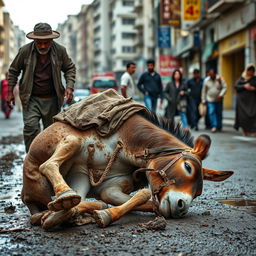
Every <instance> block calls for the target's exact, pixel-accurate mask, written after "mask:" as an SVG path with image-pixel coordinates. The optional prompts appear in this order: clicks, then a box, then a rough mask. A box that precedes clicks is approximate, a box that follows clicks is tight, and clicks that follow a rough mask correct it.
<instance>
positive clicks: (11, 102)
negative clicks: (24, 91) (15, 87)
mask: <svg viewBox="0 0 256 256" xmlns="http://www.w3.org/2000/svg"><path fill="white" fill-rule="evenodd" d="M6 101H7V105H8V107H9V108H10V109H13V106H14V105H15V98H14V94H13V92H12V91H9V92H8V95H7V99H6Z"/></svg>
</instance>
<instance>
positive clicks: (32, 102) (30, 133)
mask: <svg viewBox="0 0 256 256" xmlns="http://www.w3.org/2000/svg"><path fill="white" fill-rule="evenodd" d="M59 36H60V34H59V33H58V32H57V31H53V30H52V28H51V26H50V25H49V24H47V23H38V24H36V25H35V27H34V31H32V32H30V33H28V34H27V38H29V39H32V40H33V41H32V42H31V43H29V44H26V45H24V46H23V47H21V48H20V50H19V52H18V54H17V56H16V57H15V58H14V60H13V62H12V63H11V65H10V68H9V70H8V72H7V73H6V77H5V79H3V80H2V81H1V110H2V111H3V112H4V115H5V118H6V119H8V118H10V115H11V110H12V108H13V105H14V104H15V98H16V100H17V98H20V101H21V105H22V108H21V107H20V110H22V112H23V121H24V130H23V133H24V141H25V147H26V151H27V152H28V150H29V147H30V144H31V143H32V141H33V139H34V138H35V137H36V136H37V134H38V133H39V132H40V123H39V122H40V121H42V123H43V128H44V129H45V128H46V127H48V126H49V125H50V124H52V122H53V119H52V117H53V116H54V115H56V114H57V113H58V112H59V111H60V109H61V106H62V105H63V102H64V99H65V98H66V102H65V103H66V104H68V103H69V102H71V100H72V97H73V90H74V83H75V75H76V68H75V65H74V63H73V62H72V60H71V58H70V57H69V56H68V54H67V51H66V49H65V47H63V46H61V45H59V44H58V43H56V42H55V41H53V39H55V38H58V37H59ZM135 71H136V64H135V63H134V62H130V63H128V64H127V70H126V72H125V73H124V74H123V75H122V77H121V80H120V90H121V94H122V95H123V96H124V97H133V96H134V95H135V89H136V87H137V88H138V90H139V91H140V92H141V93H142V94H143V96H144V103H145V106H146V107H147V108H148V109H149V110H150V111H151V112H154V113H155V112H156V109H157V104H158V101H159V99H160V107H162V105H163V101H164V100H165V101H166V102H167V104H166V107H165V117H166V118H169V119H171V120H174V118H175V116H179V117H180V120H181V124H182V126H183V127H184V129H195V130H198V122H199V120H200V118H201V117H202V115H203V114H202V113H201V112H200V111H199V106H201V107H203V108H205V109H206V112H205V117H204V118H205V128H206V129H211V132H217V131H222V112H223V98H224V96H225V93H226V91H227V86H226V83H225V81H224V79H223V78H222V77H221V76H219V75H218V74H217V73H216V70H214V69H209V70H208V71H207V75H206V77H205V78H202V77H201V76H200V70H198V69H195V70H194V71H193V77H192V78H190V79H188V80H186V79H185V78H184V77H183V69H182V68H181V67H180V68H178V69H175V70H174V71H173V73H172V76H171V78H170V82H169V83H167V84H166V85H165V86H164V87H163V84H162V80H161V76H160V75H159V74H158V73H157V72H156V70H155V61H154V60H148V61H147V70H146V71H145V72H144V73H143V74H142V75H141V76H140V77H139V79H138V83H137V85H136V84H135V82H134V79H133V74H134V73H135ZM61 73H63V74H64V78H65V80H66V88H65V87H64V86H63V84H62V81H61ZM20 74H22V77H21V79H20V81H21V83H20V84H19V85H18V86H17V84H18V78H19V75H20ZM234 88H235V90H236V93H237V97H236V116H235V124H234V128H235V129H237V130H238V129H239V128H242V132H243V135H244V136H252V137H256V105H255V102H256V76H255V66H254V65H252V64H251V65H248V66H247V67H246V69H245V71H244V72H243V73H242V75H241V77H240V79H239V80H238V81H237V83H236V84H235V85H234ZM18 96H19V97H18Z"/></svg>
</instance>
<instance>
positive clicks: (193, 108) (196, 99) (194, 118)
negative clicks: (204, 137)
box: [187, 69, 203, 131]
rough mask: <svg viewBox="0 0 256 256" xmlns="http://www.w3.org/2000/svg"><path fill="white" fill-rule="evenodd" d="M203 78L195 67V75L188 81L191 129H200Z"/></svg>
mask: <svg viewBox="0 0 256 256" xmlns="http://www.w3.org/2000/svg"><path fill="white" fill-rule="evenodd" d="M202 86H203V79H202V78H201V77H200V71H199V69H194V71H193V77H192V78H190V79H189V80H188V81H187V88H188V90H189V97H188V111H187V114H188V119H189V122H190V126H191V129H195V130H196V131H198V121H199V119H200V115H199V111H198V107H199V104H200V102H201V93H202Z"/></svg>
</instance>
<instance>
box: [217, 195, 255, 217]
mask: <svg viewBox="0 0 256 256" xmlns="http://www.w3.org/2000/svg"><path fill="white" fill-rule="evenodd" d="M216 201H218V202H220V203H222V204H227V205H232V206H238V207H242V208H243V207H245V208H244V210H245V211H246V212H248V213H250V214H251V215H253V216H255V217H256V199H244V198H225V199H224V198H218V199H216Z"/></svg>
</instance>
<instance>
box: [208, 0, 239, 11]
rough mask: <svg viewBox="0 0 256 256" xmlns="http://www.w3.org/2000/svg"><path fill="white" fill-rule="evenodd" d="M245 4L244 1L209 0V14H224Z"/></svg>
mask: <svg viewBox="0 0 256 256" xmlns="http://www.w3.org/2000/svg"><path fill="white" fill-rule="evenodd" d="M239 3H244V0H208V10H207V12H208V13H213V12H219V13H223V12H225V11H226V10H228V9H229V8H231V7H233V6H234V5H237V4H239Z"/></svg>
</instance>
